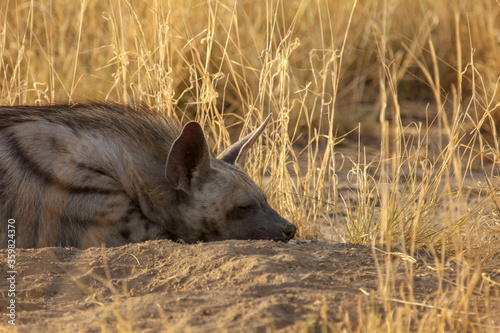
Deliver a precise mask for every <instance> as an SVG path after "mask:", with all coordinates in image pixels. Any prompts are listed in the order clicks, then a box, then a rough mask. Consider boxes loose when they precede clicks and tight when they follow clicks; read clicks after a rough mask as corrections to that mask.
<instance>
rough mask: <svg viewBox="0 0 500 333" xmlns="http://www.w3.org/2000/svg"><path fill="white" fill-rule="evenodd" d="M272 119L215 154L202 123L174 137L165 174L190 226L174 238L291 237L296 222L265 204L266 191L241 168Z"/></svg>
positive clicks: (193, 239)
mask: <svg viewBox="0 0 500 333" xmlns="http://www.w3.org/2000/svg"><path fill="white" fill-rule="evenodd" d="M269 119H270V118H269V117H268V118H267V119H266V120H265V122H264V123H263V124H262V125H261V126H260V127H259V128H257V129H256V130H255V131H253V132H252V133H250V134H249V135H247V136H246V137H244V138H243V139H241V140H240V141H238V142H237V143H235V144H233V145H232V146H230V147H229V148H227V149H226V150H225V151H224V152H223V153H222V154H221V155H219V156H218V157H217V158H214V157H213V156H212V154H211V153H210V149H209V147H208V144H207V141H206V139H205V136H204V134H203V131H202V128H201V126H200V125H199V124H198V123H197V122H189V123H188V124H186V125H185V126H184V128H183V130H182V133H181V134H180V135H179V137H178V138H177V139H176V140H175V141H174V143H173V145H172V147H171V149H170V153H169V156H168V160H167V165H166V176H167V179H168V181H169V183H170V185H171V186H172V187H173V188H174V189H175V190H176V191H177V192H176V193H177V207H178V213H179V215H180V216H178V217H174V218H180V219H181V220H182V221H176V222H181V223H176V225H184V226H187V228H186V230H183V231H180V230H177V232H176V234H177V235H176V236H178V237H179V238H182V239H183V240H184V241H186V242H196V241H216V240H223V239H270V240H276V241H288V240H290V239H291V238H292V237H293V236H294V235H295V230H296V228H295V226H294V225H293V224H291V223H290V222H288V221H287V220H285V219H284V218H283V217H281V216H280V215H279V214H278V213H277V212H276V211H275V210H274V209H272V208H271V207H270V206H269V204H268V203H267V200H266V197H265V195H264V193H263V192H262V191H261V190H260V188H259V187H258V186H257V185H256V184H255V183H254V182H253V181H252V180H251V179H250V177H249V176H248V175H247V174H246V173H245V172H244V171H243V167H244V165H245V160H246V156H247V153H248V150H249V149H250V147H251V146H252V145H253V144H254V143H255V141H256V140H257V138H258V137H259V135H260V134H261V133H262V131H263V130H264V128H265V127H266V125H267V123H268V122H269Z"/></svg>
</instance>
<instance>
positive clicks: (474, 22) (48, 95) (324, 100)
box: [0, 0, 500, 332]
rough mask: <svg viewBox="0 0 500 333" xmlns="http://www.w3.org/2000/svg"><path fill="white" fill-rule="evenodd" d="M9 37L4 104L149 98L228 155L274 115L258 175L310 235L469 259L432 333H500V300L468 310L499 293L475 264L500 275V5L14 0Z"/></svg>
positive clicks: (487, 0) (388, 0) (1, 78)
mask: <svg viewBox="0 0 500 333" xmlns="http://www.w3.org/2000/svg"><path fill="white" fill-rule="evenodd" d="M0 29H1V34H0V50H1V58H0V103H1V104H3V105H17V104H51V103H74V102H80V101H93V100H96V101H102V100H106V101H110V102H111V101H113V102H120V103H144V104H147V105H149V106H151V107H155V108H158V109H159V110H164V111H165V112H167V113H168V114H169V115H171V116H173V117H176V118H178V119H179V120H180V121H181V122H183V123H184V122H185V121H187V120H188V119H196V120H198V121H200V122H201V123H202V125H204V127H205V129H206V132H207V134H208V136H209V139H210V142H211V146H212V147H214V150H216V151H217V150H218V151H221V150H222V148H223V147H225V146H226V145H227V144H229V142H230V141H234V140H236V139H237V137H238V135H239V134H240V132H242V133H243V134H245V133H247V132H248V131H249V130H250V129H252V128H254V127H255V126H258V124H259V122H260V121H262V120H263V119H264V117H265V116H266V115H267V114H269V113H273V119H274V121H273V123H272V124H271V126H270V127H269V129H268V131H267V133H266V135H265V137H264V138H263V141H262V145H261V147H265V149H264V148H262V149H254V151H253V152H252V156H253V158H252V160H251V162H250V165H249V166H248V171H249V173H250V174H251V175H252V177H253V178H254V179H256V181H257V182H259V183H260V184H261V185H262V186H263V187H264V188H265V189H266V191H267V194H268V196H269V199H270V201H271V204H272V205H273V206H274V207H276V208H277V210H278V211H279V212H280V213H281V214H282V215H284V216H285V217H286V218H287V219H289V220H290V221H291V222H293V223H295V224H296V225H297V226H298V228H299V233H298V235H299V236H300V237H302V238H305V239H311V238H315V237H320V238H322V237H323V238H328V239H333V240H336V241H348V242H354V243H361V244H368V245H384V246H386V247H387V250H389V249H391V248H392V247H393V246H400V247H401V248H402V249H403V252H404V253H405V254H408V255H410V256H411V255H413V254H414V253H415V251H416V250H417V249H419V248H424V249H427V250H429V251H430V252H432V253H434V254H435V256H436V263H435V264H436V267H437V268H436V269H437V271H438V272H439V274H441V275H440V276H441V277H442V276H444V272H445V270H446V269H445V267H447V266H446V265H447V264H448V263H449V261H448V260H454V261H455V262H458V263H460V264H461V265H463V266H461V268H460V270H459V273H457V282H456V283H457V286H458V287H457V291H456V292H453V293H452V294H450V293H447V292H446V291H441V292H442V294H439V295H438V297H437V298H436V301H435V302H436V303H433V305H432V306H433V308H432V309H434V310H432V311H431V310H429V312H427V313H426V314H425V316H424V318H427V317H426V316H430V318H431V319H429V320H428V321H422V322H421V326H420V327H421V329H422V332H430V331H440V328H442V327H448V328H454V329H457V330H461V329H464V330H466V329H467V328H468V327H469V325H473V326H474V327H475V328H481V327H482V330H484V331H494V330H495V327H496V328H498V324H494V317H495V316H494V311H493V310H492V309H493V308H492V304H491V302H490V301H489V300H490V299H489V298H488V297H489V296H488V297H486V301H485V302H486V303H485V304H486V305H484V304H483V305H482V306H483V308H484V309H486V310H487V312H488V311H489V312H488V315H487V316H485V317H481V316H480V315H476V316H474V315H470V313H469V312H464V311H463V309H464V308H468V306H469V305H470V306H472V305H471V304H472V303H470V304H469V302H470V301H471V299H470V294H468V292H466V290H469V289H472V288H475V287H476V286H477V285H478V283H479V282H478V281H480V282H481V286H482V287H481V288H486V289H487V291H485V290H486V289H481V290H480V291H479V292H480V293H482V292H484V293H485V294H487V295H490V292H491V290H493V289H494V288H496V287H494V286H496V285H497V284H495V283H494V282H492V281H491V280H488V279H489V278H488V279H486V278H484V280H481V279H480V278H478V279H479V280H478V279H475V280H474V279H471V276H472V275H471V273H470V269H474V270H476V272H480V269H481V268H485V269H498V267H499V266H500V259H499V258H500V217H499V216H500V199H499V197H500V195H499V190H498V188H499V184H500V181H499V179H500V178H499V167H500V150H499V140H498V136H497V131H498V130H499V129H500V107H499V99H500V96H499V93H500V3H499V2H498V1H493V0H477V1H472V0H458V1H444V0H432V1H431V0H418V1H403V0H385V1H376V0H359V1H356V0H353V1H336V0H310V1H308V0H289V1H284V0H265V1H250V0H240V1H236V0H235V1H231V0H207V1H203V0H197V1H189V0H187V1H171V0H141V1H127V0H107V1H103V0H80V1H65V0H39V1H33V0H32V1H21V0H17V1H15V0H7V1H3V2H2V3H1V4H0ZM325 230H326V231H325ZM325 232H326V233H327V234H328V235H329V236H328V237H326V236H325ZM439 253H442V254H443V256H441V255H440V254H439ZM444 254H446V257H445V256H444ZM389 261H390V258H389V257H388V263H386V264H388V265H389V266H390V262H389ZM408 265H409V266H408V268H407V269H408V279H409V281H412V279H413V276H412V272H413V268H412V266H411V265H410V264H408ZM478 267H480V268H478ZM477 269H479V270H477ZM475 274H476V273H475ZM477 274H479V275H477V276H481V274H480V273H477ZM391 276H392V275H391V274H390V272H389V271H388V270H387V271H384V270H383V269H382V268H381V269H380V276H379V280H380V281H379V282H380V289H379V290H378V292H379V294H378V295H381V297H382V299H383V300H384V301H383V302H385V303H384V306H386V307H389V308H390V305H391V299H392V298H393V297H398V296H399V295H398V291H397V290H395V289H394V288H393V289H387V288H386V287H384V286H386V285H387V284H390V278H391ZM474 276H476V275H474ZM483 277H484V276H483ZM384 283H385V285H384ZM410 285H411V283H410ZM488 288H490V289H488ZM495 290H497V289H495ZM497 292H498V290H497ZM368 301H369V300H368ZM476 305H477V304H476V303H474V306H476ZM442 308H446V309H449V310H450V311H451V312H449V313H448V315H446V316H440V315H439V314H438V313H437V312H439V311H437V310H435V309H442ZM401 311H402V312H401V313H403V315H401V313H400V315H401V316H403V317H404V315H405V314H408V315H409V316H415V313H421V312H419V311H423V310H422V308H421V307H419V305H418V304H414V303H412V302H411V298H410V300H409V303H404V306H402V308H401ZM405 311H406V312H405ZM365 315H366V318H368V319H367V320H371V321H370V323H371V324H370V325H372V326H369V325H368V326H369V327H378V328H385V329H389V328H391V327H392V328H397V327H404V325H403V324H402V323H403V322H402V321H398V320H399V319H401V318H402V317H401V318H400V317H398V318H399V319H398V320H396V319H394V317H391V316H387V317H386V318H385V319H384V320H385V321H384V320H379V318H375V319H374V318H373V316H372V314H369V313H366V314H365ZM418 316H420V315H418ZM362 317H363V316H361V317H360V318H362ZM391 318H392V319H391ZM420 318H422V317H420ZM391 320H395V321H394V322H392V321H391ZM478 323H479V324H478ZM398 325H400V326H398ZM401 325H403V326H401ZM443 325H444V326H443ZM495 325H497V326H495ZM368 326H367V327H368ZM490 329H491V330H490Z"/></svg>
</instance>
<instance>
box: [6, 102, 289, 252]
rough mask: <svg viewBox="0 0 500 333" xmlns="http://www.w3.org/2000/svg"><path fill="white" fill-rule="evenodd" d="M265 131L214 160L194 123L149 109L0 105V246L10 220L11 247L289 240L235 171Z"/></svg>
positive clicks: (250, 185) (260, 197)
mask: <svg viewBox="0 0 500 333" xmlns="http://www.w3.org/2000/svg"><path fill="white" fill-rule="evenodd" d="M266 123H267V122H265V123H264V124H263V125H262V126H260V127H259V128H258V129H256V130H255V131H254V132H252V133H250V134H249V135H247V136H246V137H244V138H243V139H241V140H240V141H238V142H237V143H235V144H234V145H232V146H231V147H229V148H227V149H226V150H225V151H224V152H223V153H222V154H221V155H220V156H219V157H218V158H215V157H213V156H212V154H211V153H210V150H209V148H208V144H207V142H206V139H205V137H204V134H203V132H202V129H201V127H200V125H199V124H198V123H196V122H190V123H188V124H186V126H185V127H184V128H183V129H182V130H181V128H180V127H179V125H178V124H177V123H176V122H175V121H173V120H171V119H169V118H167V117H166V116H164V115H163V113H161V112H158V111H154V110H149V109H146V108H133V107H127V106H122V105H107V104H87V105H84V104H82V105H74V106H71V107H70V106H48V107H28V106H25V107H0V248H4V247H6V246H7V240H8V236H7V228H8V222H7V221H9V219H11V220H10V221H11V222H12V219H14V220H15V228H16V233H15V235H16V246H17V247H44V246H75V247H80V248H88V247H91V246H101V245H103V244H105V245H106V246H119V245H122V244H126V243H131V242H141V241H145V240H149V239H158V238H167V239H172V240H183V241H185V242H188V243H193V242H197V241H216V240H223V239H272V240H282V241H287V240H289V239H290V238H292V237H293V236H294V234H295V226H294V225H293V224H291V223H289V222H288V221H286V220H285V219H283V218H282V217H281V216H280V215H279V214H278V213H276V212H275V211H274V210H273V209H272V208H271V207H270V206H269V205H268V204H267V201H266V198H265V196H264V194H263V192H262V191H261V190H260V189H259V188H258V187H257V185H256V184H255V183H254V182H253V181H252V180H251V179H250V178H249V176H248V175H247V174H246V173H244V172H243V170H242V166H243V165H244V163H245V158H246V154H247V152H248V149H249V148H250V146H251V145H252V144H253V143H254V142H255V140H256V139H257V137H258V136H259V135H260V133H261V132H262V131H263V129H264V127H265V125H266Z"/></svg>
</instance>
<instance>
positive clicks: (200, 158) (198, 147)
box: [165, 121, 211, 192]
mask: <svg viewBox="0 0 500 333" xmlns="http://www.w3.org/2000/svg"><path fill="white" fill-rule="evenodd" d="M210 168H211V166H210V149H209V148H208V143H207V140H206V139H205V135H204V134H203V129H202V128H201V126H200V124H198V123H197V122H195V121H191V122H189V123H187V124H186V126H184V128H183V129H182V132H181V134H180V135H179V137H178V138H177V139H176V140H175V141H174V143H173V144H172V148H170V152H169V154H168V158H167V165H166V168H165V174H166V176H167V180H168V182H169V183H170V185H171V186H172V187H173V188H175V189H178V190H183V191H185V192H189V191H190V190H191V178H192V177H193V171H194V170H196V171H197V172H199V173H203V172H205V171H208V170H209V169H210Z"/></svg>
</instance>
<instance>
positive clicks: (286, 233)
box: [281, 223, 297, 240]
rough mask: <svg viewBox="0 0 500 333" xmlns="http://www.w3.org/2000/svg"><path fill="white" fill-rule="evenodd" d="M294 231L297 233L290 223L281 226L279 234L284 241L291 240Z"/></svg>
mask: <svg viewBox="0 0 500 333" xmlns="http://www.w3.org/2000/svg"><path fill="white" fill-rule="evenodd" d="M295 231H297V228H296V227H295V226H294V225H293V224H291V223H287V224H285V225H283V226H281V232H282V234H283V238H284V239H286V240H290V239H292V238H293V236H295Z"/></svg>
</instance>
